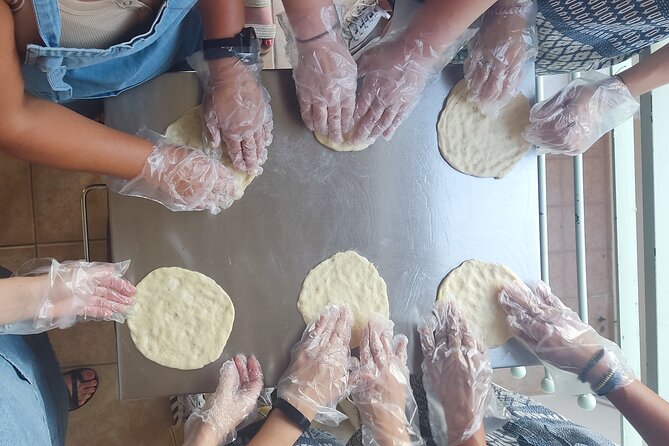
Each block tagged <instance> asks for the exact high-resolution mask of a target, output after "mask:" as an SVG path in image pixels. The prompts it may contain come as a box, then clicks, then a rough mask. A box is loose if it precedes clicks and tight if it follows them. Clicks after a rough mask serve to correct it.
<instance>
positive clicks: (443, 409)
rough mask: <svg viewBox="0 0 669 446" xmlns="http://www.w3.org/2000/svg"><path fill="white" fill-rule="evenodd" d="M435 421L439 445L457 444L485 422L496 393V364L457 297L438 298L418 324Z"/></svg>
mask: <svg viewBox="0 0 669 446" xmlns="http://www.w3.org/2000/svg"><path fill="white" fill-rule="evenodd" d="M418 331H419V333H420V341H421V347H422V348H423V356H424V357H425V359H424V360H423V364H422V369H423V383H424V386H425V392H426V394H427V399H428V404H429V413H430V426H431V428H432V434H433V435H434V436H435V440H437V444H444V445H446V444H448V445H457V444H460V443H462V442H464V441H465V440H467V439H469V438H471V437H472V436H473V435H474V434H475V433H476V432H477V431H478V430H479V429H480V428H481V424H482V423H483V417H484V415H485V411H486V408H487V407H488V401H489V399H490V396H491V384H490V383H491V380H492V367H491V366H490V361H489V360H488V352H487V349H486V347H485V346H484V345H483V344H482V343H481V342H480V341H479V340H478V339H476V337H475V335H474V334H473V333H472V331H471V330H470V329H469V327H468V326H467V323H466V321H465V320H464V319H463V318H462V314H461V313H460V310H459V309H458V307H457V304H456V303H455V301H453V300H449V301H438V302H437V303H435V305H434V308H433V310H432V315H431V316H430V317H429V318H428V319H426V320H423V322H422V324H421V325H420V327H419V329H418Z"/></svg>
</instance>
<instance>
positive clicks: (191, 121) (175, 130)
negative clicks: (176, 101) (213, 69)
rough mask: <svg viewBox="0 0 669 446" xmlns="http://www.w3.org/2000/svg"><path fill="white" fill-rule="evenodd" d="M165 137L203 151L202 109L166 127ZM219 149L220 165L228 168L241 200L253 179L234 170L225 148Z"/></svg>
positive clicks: (196, 108) (192, 109)
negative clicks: (221, 152) (220, 152)
mask: <svg viewBox="0 0 669 446" xmlns="http://www.w3.org/2000/svg"><path fill="white" fill-rule="evenodd" d="M165 137H166V138H167V139H168V140H170V141H173V142H176V143H179V144H184V145H187V146H190V147H193V148H195V149H200V150H202V151H204V150H205V148H206V146H207V145H206V144H205V143H204V141H203V140H202V107H200V106H197V107H194V108H191V109H190V110H188V111H187V112H186V113H184V114H183V115H182V116H181V117H180V118H179V119H177V120H176V121H174V122H173V123H172V124H170V125H169V126H168V127H167V130H165ZM221 148H222V149H223V156H221V163H223V165H224V166H225V167H228V168H229V169H230V171H231V172H232V175H233V177H234V179H235V181H236V182H237V188H236V189H237V190H238V191H240V193H239V198H241V196H242V195H243V194H244V189H246V186H248V185H249V184H251V181H253V178H255V177H254V176H253V175H248V174H246V173H245V172H240V171H239V170H237V169H235V168H234V166H233V165H232V161H231V160H230V157H229V156H228V153H227V151H226V150H225V147H224V146H222V147H221ZM239 198H237V199H239Z"/></svg>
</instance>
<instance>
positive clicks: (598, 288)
mask: <svg viewBox="0 0 669 446" xmlns="http://www.w3.org/2000/svg"><path fill="white" fill-rule="evenodd" d="M611 255H612V252H611V251H610V250H590V251H588V252H587V254H586V264H587V270H588V272H587V274H588V293H589V294H607V295H611V296H613V262H612V261H611Z"/></svg>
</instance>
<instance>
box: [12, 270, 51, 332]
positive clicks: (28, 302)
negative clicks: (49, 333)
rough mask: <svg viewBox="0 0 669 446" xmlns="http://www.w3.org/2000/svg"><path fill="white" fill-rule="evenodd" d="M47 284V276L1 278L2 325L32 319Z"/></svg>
mask: <svg viewBox="0 0 669 446" xmlns="http://www.w3.org/2000/svg"><path fill="white" fill-rule="evenodd" d="M47 286H48V285H47V278H46V277H11V278H9V279H0V326H2V325H6V324H11V323H13V322H17V321H25V320H27V319H32V318H33V316H34V315H35V314H34V309H35V308H39V306H40V304H41V303H42V302H41V298H40V296H42V295H43V293H44V291H45V290H46V288H47Z"/></svg>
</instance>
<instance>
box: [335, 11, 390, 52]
mask: <svg viewBox="0 0 669 446" xmlns="http://www.w3.org/2000/svg"><path fill="white" fill-rule="evenodd" d="M389 21H390V12H389V11H386V10H385V9H383V8H382V7H381V6H379V0H358V1H357V2H356V3H355V4H354V5H353V7H352V8H351V9H350V10H349V11H348V12H347V13H346V15H344V24H343V26H342V34H343V35H344V39H345V40H346V43H347V44H348V50H349V52H350V53H351V55H352V56H353V58H354V59H355V58H357V57H356V55H358V56H359V55H360V54H361V53H362V50H363V49H364V48H365V47H367V46H369V45H370V44H372V43H374V42H376V41H378V40H379V39H381V37H382V36H383V32H384V30H385V29H386V26H387V25H388V22H389Z"/></svg>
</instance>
